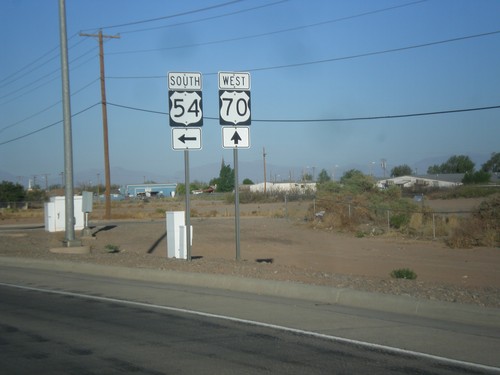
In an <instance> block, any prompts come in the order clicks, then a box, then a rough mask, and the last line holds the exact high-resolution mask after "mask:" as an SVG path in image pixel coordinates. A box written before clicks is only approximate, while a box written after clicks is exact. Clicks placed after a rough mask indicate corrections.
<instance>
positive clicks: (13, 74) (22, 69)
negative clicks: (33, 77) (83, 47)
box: [0, 34, 82, 88]
mask: <svg viewBox="0 0 500 375" xmlns="http://www.w3.org/2000/svg"><path fill="white" fill-rule="evenodd" d="M76 35H77V34H75V35H73V36H72V37H71V38H70V40H71V39H72V38H73V37H75V36H76ZM81 43H82V40H80V41H78V42H77V43H75V44H74V45H73V46H71V47H70V49H71V48H74V47H76V46H78V45H79V44H81ZM58 50H59V46H56V47H54V48H52V49H51V50H49V51H48V52H45V53H44V54H43V55H42V56H40V57H39V58H38V59H35V60H33V61H32V62H30V63H28V64H26V65H25V66H23V67H22V68H21V69H19V70H17V71H15V72H14V73H11V74H9V75H8V76H6V77H4V78H2V79H1V80H0V88H2V87H5V86H8V85H10V84H12V83H14V82H16V81H18V80H20V79H22V78H24V77H26V76H27V75H28V74H30V73H33V72H34V71H35V70H38V69H39V68H41V67H42V66H44V65H46V64H48V63H49V62H51V61H52V60H55V59H57V58H58V57H59V54H57V55H55V56H53V57H51V58H50V59H48V60H46V61H44V62H40V61H41V60H42V59H43V58H45V57H46V56H48V55H50V54H51V53H52V52H55V51H58ZM37 63H38V65H37V66H35V67H34V68H32V69H31V70H29V71H27V72H24V73H23V75H21V76H20V77H15V76H17V75H19V74H20V73H21V72H23V71H25V70H26V69H28V68H30V67H31V66H33V65H35V64H37ZM14 77H15V78H14ZM9 78H10V80H9ZM5 81H7V82H5Z"/></svg>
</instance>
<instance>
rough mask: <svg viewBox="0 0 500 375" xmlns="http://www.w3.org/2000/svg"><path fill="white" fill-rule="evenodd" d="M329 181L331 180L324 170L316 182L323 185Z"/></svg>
mask: <svg viewBox="0 0 500 375" xmlns="http://www.w3.org/2000/svg"><path fill="white" fill-rule="evenodd" d="M331 180H332V178H331V177H330V175H329V174H328V172H327V171H326V170H325V169H322V170H321V172H319V175H318V179H317V181H316V182H317V183H318V184H324V183H326V182H328V181H331Z"/></svg>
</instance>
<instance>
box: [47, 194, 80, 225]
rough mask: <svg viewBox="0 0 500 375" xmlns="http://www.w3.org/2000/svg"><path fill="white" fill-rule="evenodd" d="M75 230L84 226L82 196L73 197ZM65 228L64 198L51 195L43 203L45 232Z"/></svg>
mask: <svg viewBox="0 0 500 375" xmlns="http://www.w3.org/2000/svg"><path fill="white" fill-rule="evenodd" d="M73 204H74V215H75V230H82V229H83V227H84V222H85V221H84V214H83V212H82V197H81V196H75V197H73ZM65 229H66V198H65V197H51V198H50V202H46V203H45V230H46V231H47V232H60V231H64V230H65Z"/></svg>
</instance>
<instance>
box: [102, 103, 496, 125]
mask: <svg viewBox="0 0 500 375" xmlns="http://www.w3.org/2000/svg"><path fill="white" fill-rule="evenodd" d="M106 104H107V105H110V106H113V107H119V108H124V109H129V110H134V111H140V112H147V113H154V114H160V115H168V114H169V113H168V112H163V111H153V110H148V109H145V108H137V107H131V106H126V105H122V104H116V103H110V102H107V103H106ZM492 109H500V105H495V106H488V107H473V108H460V109H449V110H442V111H434V112H417V113H406V114H396V115H382V116H364V117H359V116H358V117H344V118H324V119H252V122H272V123H297V122H348V121H369V120H383V119H384V120H386V119H397V118H405V117H421V116H434V115H445V114H452V113H462V112H475V111H487V110H492ZM203 119H205V120H219V118H218V117H208V116H203Z"/></svg>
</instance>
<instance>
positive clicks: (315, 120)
mask: <svg viewBox="0 0 500 375" xmlns="http://www.w3.org/2000/svg"><path fill="white" fill-rule="evenodd" d="M99 104H101V102H98V103H95V104H93V105H91V106H89V107H87V108H85V109H83V110H81V111H80V112H77V113H75V114H73V115H72V116H71V117H72V118H73V117H75V116H78V115H80V114H82V113H84V112H86V111H88V110H90V109H91V108H93V107H95V106H97V105H99ZM106 104H107V105H110V106H113V107H118V108H124V109H129V110H134V111H140V112H147V113H154V114H160V115H165V116H166V115H168V114H169V113H168V112H163V111H154V110H148V109H145V108H137V107H131V106H126V105H122V104H116V103H110V102H107V103H106ZM492 109H500V105H495V106H488V107H474V108H462V109H451V110H443V111H434V112H420V113H407V114H397V115H384V116H366V117H346V118H328V119H252V122H271V123H297V122H309V123H318V122H349V121H369V120H381V119H396V118H405V117H419V116H433V115H444V114H452V113H462V112H474V111H486V110H492ZM203 119H206V120H219V118H218V117H208V116H203ZM60 123H62V120H59V121H56V122H54V123H52V124H49V125H46V126H44V127H42V128H40V129H37V130H34V131H32V132H30V133H27V134H24V135H21V136H19V137H16V138H12V139H9V140H8V141H4V142H1V143H0V146H3V145H5V144H8V143H11V142H14V141H17V140H20V139H23V138H26V137H28V136H30V135H33V134H36V133H39V132H41V131H43V130H46V129H49V128H51V127H53V126H55V125H57V124H60Z"/></svg>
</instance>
